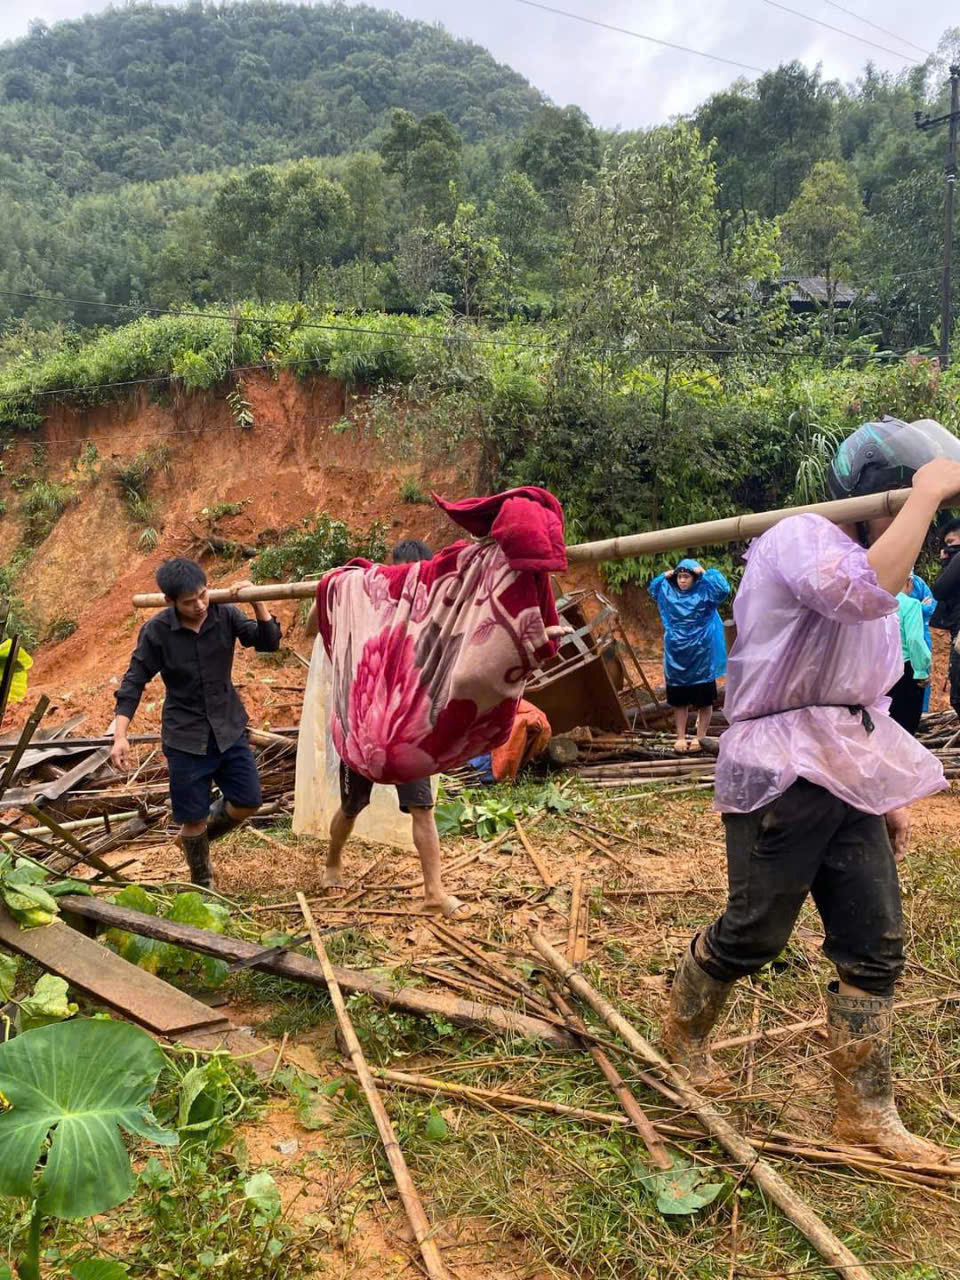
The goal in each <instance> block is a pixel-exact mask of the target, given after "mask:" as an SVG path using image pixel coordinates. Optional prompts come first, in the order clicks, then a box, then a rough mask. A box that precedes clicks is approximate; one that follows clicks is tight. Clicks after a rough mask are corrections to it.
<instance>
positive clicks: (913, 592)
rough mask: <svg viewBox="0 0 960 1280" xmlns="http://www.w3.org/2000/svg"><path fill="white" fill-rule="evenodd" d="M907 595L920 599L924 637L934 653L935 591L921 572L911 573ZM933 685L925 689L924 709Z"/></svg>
mask: <svg viewBox="0 0 960 1280" xmlns="http://www.w3.org/2000/svg"><path fill="white" fill-rule="evenodd" d="M907 595H908V596H911V597H912V598H913V599H914V600H919V601H920V606H921V608H922V609H923V638H924V640H926V642H927V648H928V649H929V650H930V652H931V653H933V637H932V636H931V634H930V619H931V618H932V617H933V611H934V610H935V609H936V607H937V602H936V600H934V598H933V592H932V591H931V590H930V588H929V586H928V585H927V583H926V582H924V580H923V578H921V577H920V575H919V573H912V574H911V575H910V582H909V584H908V586H907ZM931 674H932V672H931ZM931 686H932V681H931V682H930V684H928V685H927V686H926V688H925V689H924V691H923V709H924V711H929V710H930V689H931Z"/></svg>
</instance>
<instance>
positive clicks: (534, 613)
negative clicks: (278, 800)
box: [317, 488, 566, 783]
mask: <svg viewBox="0 0 960 1280" xmlns="http://www.w3.org/2000/svg"><path fill="white" fill-rule="evenodd" d="M438 503H439V505H441V506H442V507H443V509H444V510H445V511H447V513H448V514H449V515H450V516H451V517H452V518H453V519H454V520H456V521H457V522H458V523H459V524H461V525H462V526H464V527H466V528H469V529H470V531H471V532H476V533H477V534H479V535H480V536H482V537H484V539H485V540H484V541H482V542H474V543H468V542H457V543H454V544H453V545H452V546H450V547H445V548H444V549H443V550H442V551H440V552H438V553H437V555H435V556H434V557H433V559H432V560H421V561H418V562H416V563H414V564H402V565H373V564H370V563H369V561H365V560H355V561H353V562H352V563H351V564H349V565H345V566H344V567H343V568H342V569H334V570H333V571H332V572H330V573H328V574H327V575H326V576H325V577H324V578H322V579H321V581H320V583H319V584H318V587H317V609H318V614H319V622H320V634H321V635H322V637H323V642H324V646H325V648H326V650H327V653H328V655H329V656H330V659H331V661H332V663H333V690H334V697H333V709H332V713H331V723H330V729H331V733H332V735H333V741H334V744H335V746H336V748H337V751H338V753H339V755H340V758H341V759H342V760H344V761H345V762H346V763H347V764H348V765H349V766H350V768H351V769H354V770H356V772H357V773H361V774H363V775H364V777H367V778H372V779H373V781H374V782H393V783H397V782H409V781H411V780H413V779H415V778H423V777H427V776H429V775H430V774H434V773H439V772H442V771H443V770H444V769H452V768H455V767H456V766H457V765H458V764H462V763H463V762H464V761H465V760H469V759H470V758H471V757H473V756H476V755H480V754H482V753H483V752H485V751H489V750H491V748H493V747H495V746H498V745H499V744H500V743H502V742H504V741H505V740H506V738H507V737H508V736H509V733H510V729H511V726H512V724H513V719H514V716H515V714H516V709H517V703H518V702H519V700H520V695H521V694H522V692H523V686H524V683H525V681H526V678H527V676H528V675H529V674H530V672H531V671H532V670H533V669H534V668H535V667H537V666H539V665H540V664H541V663H542V662H543V661H544V659H546V658H547V657H549V656H551V655H552V654H553V653H554V652H555V651H556V640H555V639H554V638H553V636H551V635H548V633H547V628H553V627H558V625H559V618H558V617H557V612H556V609H555V607H554V603H553V594H552V592H551V590H550V580H549V577H548V573H549V571H550V570H551V569H555V568H556V569H559V568H565V567H566V555H565V553H564V551H563V510H562V508H561V507H560V504H559V503H558V502H557V500H556V498H554V497H553V495H552V494H549V493H547V492H546V491H545V490H543V489H532V488H531V489H515V490H512V491H510V492H509V493H505V494H499V495H497V496H496V497H493V498H484V499H471V500H469V501H468V502H466V503H444V502H442V501H440V500H439V499H438Z"/></svg>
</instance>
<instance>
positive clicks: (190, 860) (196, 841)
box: [179, 831, 213, 889]
mask: <svg viewBox="0 0 960 1280" xmlns="http://www.w3.org/2000/svg"><path fill="white" fill-rule="evenodd" d="M179 844H180V848H181V849H182V850H183V853H184V857H185V858H186V859H187V866H188V867H189V868H190V880H191V883H193V884H195V885H197V886H198V887H199V888H201V889H212V888H213V868H212V867H211V865H210V841H209V839H208V837H207V833H206V832H205V831H204V832H202V834H200V835H198V836H181V837H180V840H179Z"/></svg>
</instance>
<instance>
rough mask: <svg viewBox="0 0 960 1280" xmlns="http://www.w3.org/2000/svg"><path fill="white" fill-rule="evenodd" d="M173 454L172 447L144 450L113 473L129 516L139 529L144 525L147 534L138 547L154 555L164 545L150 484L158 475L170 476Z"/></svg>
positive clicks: (119, 465) (122, 463) (163, 446)
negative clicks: (151, 498)
mask: <svg viewBox="0 0 960 1280" xmlns="http://www.w3.org/2000/svg"><path fill="white" fill-rule="evenodd" d="M171 457H172V451H171V449H170V448H169V446H168V445H165V444H161V445H155V446H154V447H153V448H151V449H144V450H142V451H141V452H140V453H138V454H136V455H135V456H134V457H133V458H131V459H130V460H129V461H128V462H118V463H116V464H115V465H114V467H113V470H112V473H111V474H112V477H113V482H114V484H115V485H116V486H117V488H118V489H119V490H120V495H121V497H122V498H123V504H124V506H125V507H126V509H127V515H128V516H129V517H130V519H131V521H132V522H133V523H134V524H137V525H143V526H144V529H143V533H141V535H140V539H139V541H138V543H137V545H138V546H139V547H140V549H141V550H143V551H152V550H153V548H154V547H155V546H156V545H157V543H158V542H159V541H160V536H159V534H158V533H157V530H156V528H155V527H154V522H155V521H156V519H157V509H156V505H155V503H153V502H152V501H151V500H150V497H149V493H150V484H151V482H152V480H153V478H154V476H156V475H157V474H158V473H164V472H169V470H170V459H171Z"/></svg>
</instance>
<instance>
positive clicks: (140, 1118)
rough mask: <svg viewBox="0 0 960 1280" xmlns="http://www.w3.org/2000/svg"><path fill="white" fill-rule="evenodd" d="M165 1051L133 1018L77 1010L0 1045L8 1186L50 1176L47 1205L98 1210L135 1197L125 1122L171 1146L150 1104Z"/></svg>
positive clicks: (43, 1191)
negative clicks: (111, 1018)
mask: <svg viewBox="0 0 960 1280" xmlns="http://www.w3.org/2000/svg"><path fill="white" fill-rule="evenodd" d="M164 1062H165V1058H164V1056H163V1053H162V1052H161V1050H160V1048H159V1047H158V1046H157V1045H156V1044H155V1043H154V1042H153V1040H151V1038H150V1037H149V1036H148V1035H147V1033H146V1032H145V1031H141V1030H140V1029H139V1028H138V1027H133V1026H130V1025H129V1023H126V1022H101V1021H96V1020H94V1019H87V1018H84V1019H77V1020H74V1021H71V1022H64V1023H58V1024H55V1025H51V1026H48V1027H40V1028H38V1029H37V1030H36V1031H28V1032H26V1033H25V1034H23V1035H20V1036H17V1037H15V1039H13V1040H9V1041H7V1043H6V1044H2V1045H0V1092H2V1093H3V1094H5V1096H6V1097H7V1099H8V1101H9V1102H10V1109H9V1110H7V1111H4V1112H3V1113H2V1114H0V1195H10V1196H30V1195H32V1194H33V1179H34V1174H35V1171H36V1168H37V1163H38V1161H39V1159H40V1154H41V1152H42V1150H43V1149H44V1143H45V1141H46V1139H47V1137H48V1135H51V1134H52V1141H51V1143H50V1147H49V1150H48V1152H47V1159H46V1163H45V1165H44V1167H43V1171H42V1174H41V1177H40V1184H39V1191H40V1197H39V1207H40V1211H41V1212H42V1213H44V1214H47V1215H53V1216H54V1217H58V1218H88V1217H90V1216H91V1215H92V1214H95V1213H105V1212H106V1211H107V1210H108V1209H112V1208H113V1207H114V1205H118V1204H120V1203H121V1202H122V1201H123V1200H126V1199H127V1197H128V1196H129V1195H131V1193H132V1192H133V1190H134V1187H135V1185H136V1183H135V1181H134V1177H133V1174H132V1172H131V1169H130V1160H129V1157H128V1155H127V1152H126V1148H125V1147H124V1143H123V1139H122V1137H121V1132H120V1131H121V1129H122V1130H124V1131H126V1132H127V1133H130V1134H132V1135H134V1136H135V1137H141V1138H146V1139H148V1140H149V1141H150V1142H156V1143H159V1144H160V1145H163V1146H170V1145H171V1144H172V1143H174V1142H176V1135H175V1134H173V1133H170V1132H169V1131H166V1130H163V1129H161V1128H159V1126H158V1125H157V1122H156V1120H155V1119H154V1117H153V1114H152V1112H151V1111H150V1107H149V1099H150V1094H151V1092H152V1091H153V1089H154V1087H155V1086H156V1082H157V1077H158V1076H159V1074H160V1072H161V1070H162V1068H163V1065H164Z"/></svg>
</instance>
